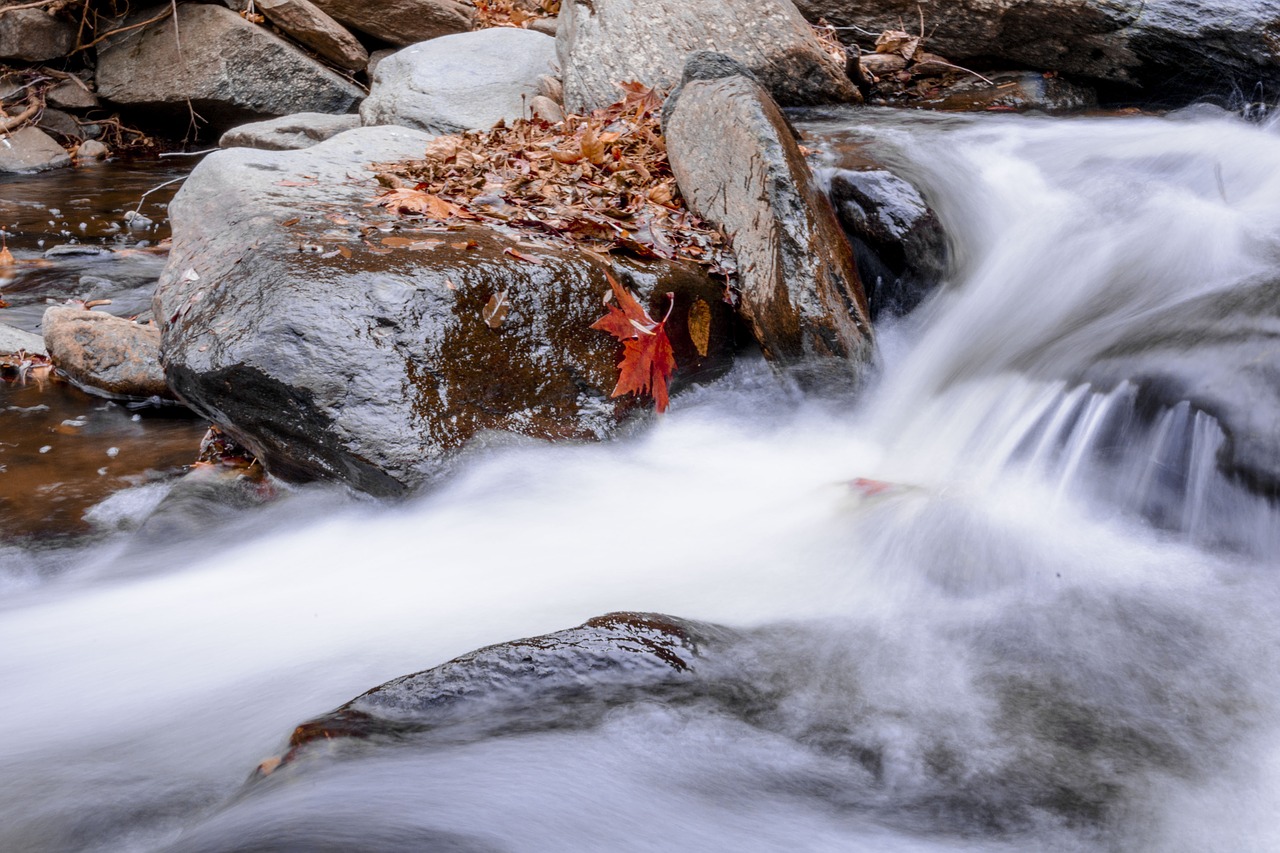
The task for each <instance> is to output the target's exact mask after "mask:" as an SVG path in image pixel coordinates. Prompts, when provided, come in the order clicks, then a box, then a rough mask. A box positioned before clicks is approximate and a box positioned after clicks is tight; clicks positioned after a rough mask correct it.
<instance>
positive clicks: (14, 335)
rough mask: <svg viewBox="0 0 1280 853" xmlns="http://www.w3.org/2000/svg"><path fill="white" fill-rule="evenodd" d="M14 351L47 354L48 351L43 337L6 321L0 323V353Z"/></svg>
mask: <svg viewBox="0 0 1280 853" xmlns="http://www.w3.org/2000/svg"><path fill="white" fill-rule="evenodd" d="M16 352H29V353H35V354H36V355H48V354H49V351H48V350H47V349H45V348H44V338H42V337H40V336H39V335H33V334H31V333H30V332H24V331H23V330H22V329H19V328H16V327H14V326H10V325H9V324H8V323H0V353H3V354H5V355H10V354H12V353H16Z"/></svg>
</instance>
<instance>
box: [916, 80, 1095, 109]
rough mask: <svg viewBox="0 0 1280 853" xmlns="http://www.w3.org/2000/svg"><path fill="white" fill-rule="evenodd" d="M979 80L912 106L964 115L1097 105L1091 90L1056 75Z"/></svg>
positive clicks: (962, 83) (940, 91)
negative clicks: (952, 111)
mask: <svg viewBox="0 0 1280 853" xmlns="http://www.w3.org/2000/svg"><path fill="white" fill-rule="evenodd" d="M985 76H986V77H987V79H988V80H990V82H987V80H982V79H980V78H978V77H973V76H969V77H962V78H960V79H957V80H955V81H954V82H951V83H950V84H949V85H946V86H943V87H941V88H939V89H938V90H936V92H933V93H930V94H928V95H926V96H925V97H922V98H918V99H915V100H913V101H911V104H912V105H913V106H919V107H925V108H927V109H933V110H956V111H964V112H977V111H982V110H986V111H1004V112H1027V111H1029V110H1038V111H1040V112H1045V113H1071V112H1078V111H1080V110H1083V109H1086V108H1088V107H1094V106H1097V104H1098V99H1097V96H1096V95H1095V94H1094V92H1093V90H1092V89H1087V88H1085V87H1084V86H1079V85H1077V84H1075V83H1072V82H1071V81H1069V80H1067V79H1065V78H1063V77H1060V76H1057V75H1052V76H1046V75H1045V74H1039V73H1036V72H1032V71H992V72H990V73H988V74H987V75H985Z"/></svg>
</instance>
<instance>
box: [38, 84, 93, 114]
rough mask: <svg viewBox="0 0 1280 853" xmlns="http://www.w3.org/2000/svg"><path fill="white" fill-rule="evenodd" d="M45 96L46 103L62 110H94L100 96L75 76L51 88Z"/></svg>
mask: <svg viewBox="0 0 1280 853" xmlns="http://www.w3.org/2000/svg"><path fill="white" fill-rule="evenodd" d="M44 98H45V103H47V104H48V105H49V106H51V107H56V108H58V109H60V110H71V111H77V110H92V109H96V108H97V107H98V106H99V104H98V96H97V95H95V94H94V93H93V92H91V91H89V88H88V86H86V85H85V84H84V83H82V82H81V81H80V80H79V79H78V78H75V77H68V78H67V79H66V80H64V81H63V82H61V83H59V84H58V85H56V86H54V87H53V88H51V89H49V91H47V92H45V95H44Z"/></svg>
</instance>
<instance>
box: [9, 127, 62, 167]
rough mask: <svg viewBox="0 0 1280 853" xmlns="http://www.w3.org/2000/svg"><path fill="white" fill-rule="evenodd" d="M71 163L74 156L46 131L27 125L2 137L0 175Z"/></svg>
mask: <svg viewBox="0 0 1280 853" xmlns="http://www.w3.org/2000/svg"><path fill="white" fill-rule="evenodd" d="M70 165H71V155H70V154H68V153H67V152H66V151H64V150H63V148H62V146H61V145H59V144H58V143H57V142H54V140H53V137H51V136H49V134H47V133H45V132H44V131H42V130H40V129H38V128H35V127H31V126H29V125H28V126H27V127H24V128H21V129H19V130H15V131H14V132H13V133H10V134H9V135H8V136H6V137H4V138H3V139H0V174H3V173H5V172H11V173H12V172H16V173H19V174H22V173H26V172H45V171H48V170H49V169H61V168H62V167H63V166H70Z"/></svg>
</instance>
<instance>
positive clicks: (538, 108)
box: [529, 95, 564, 124]
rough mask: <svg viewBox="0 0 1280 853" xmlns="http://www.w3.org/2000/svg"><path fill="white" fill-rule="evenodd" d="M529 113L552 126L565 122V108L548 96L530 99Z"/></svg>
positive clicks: (536, 96) (537, 96)
mask: <svg viewBox="0 0 1280 853" xmlns="http://www.w3.org/2000/svg"><path fill="white" fill-rule="evenodd" d="M529 113H530V114H531V115H532V116H533V117H534V118H538V119H542V120H543V121H545V122H549V123H550V124H556V123H557V122H562V121H564V108H563V107H561V106H560V105H559V104H557V103H556V102H555V101H553V100H551V99H550V98H548V97H547V96H546V95H534V96H533V98H531V99H530V101H529Z"/></svg>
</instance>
